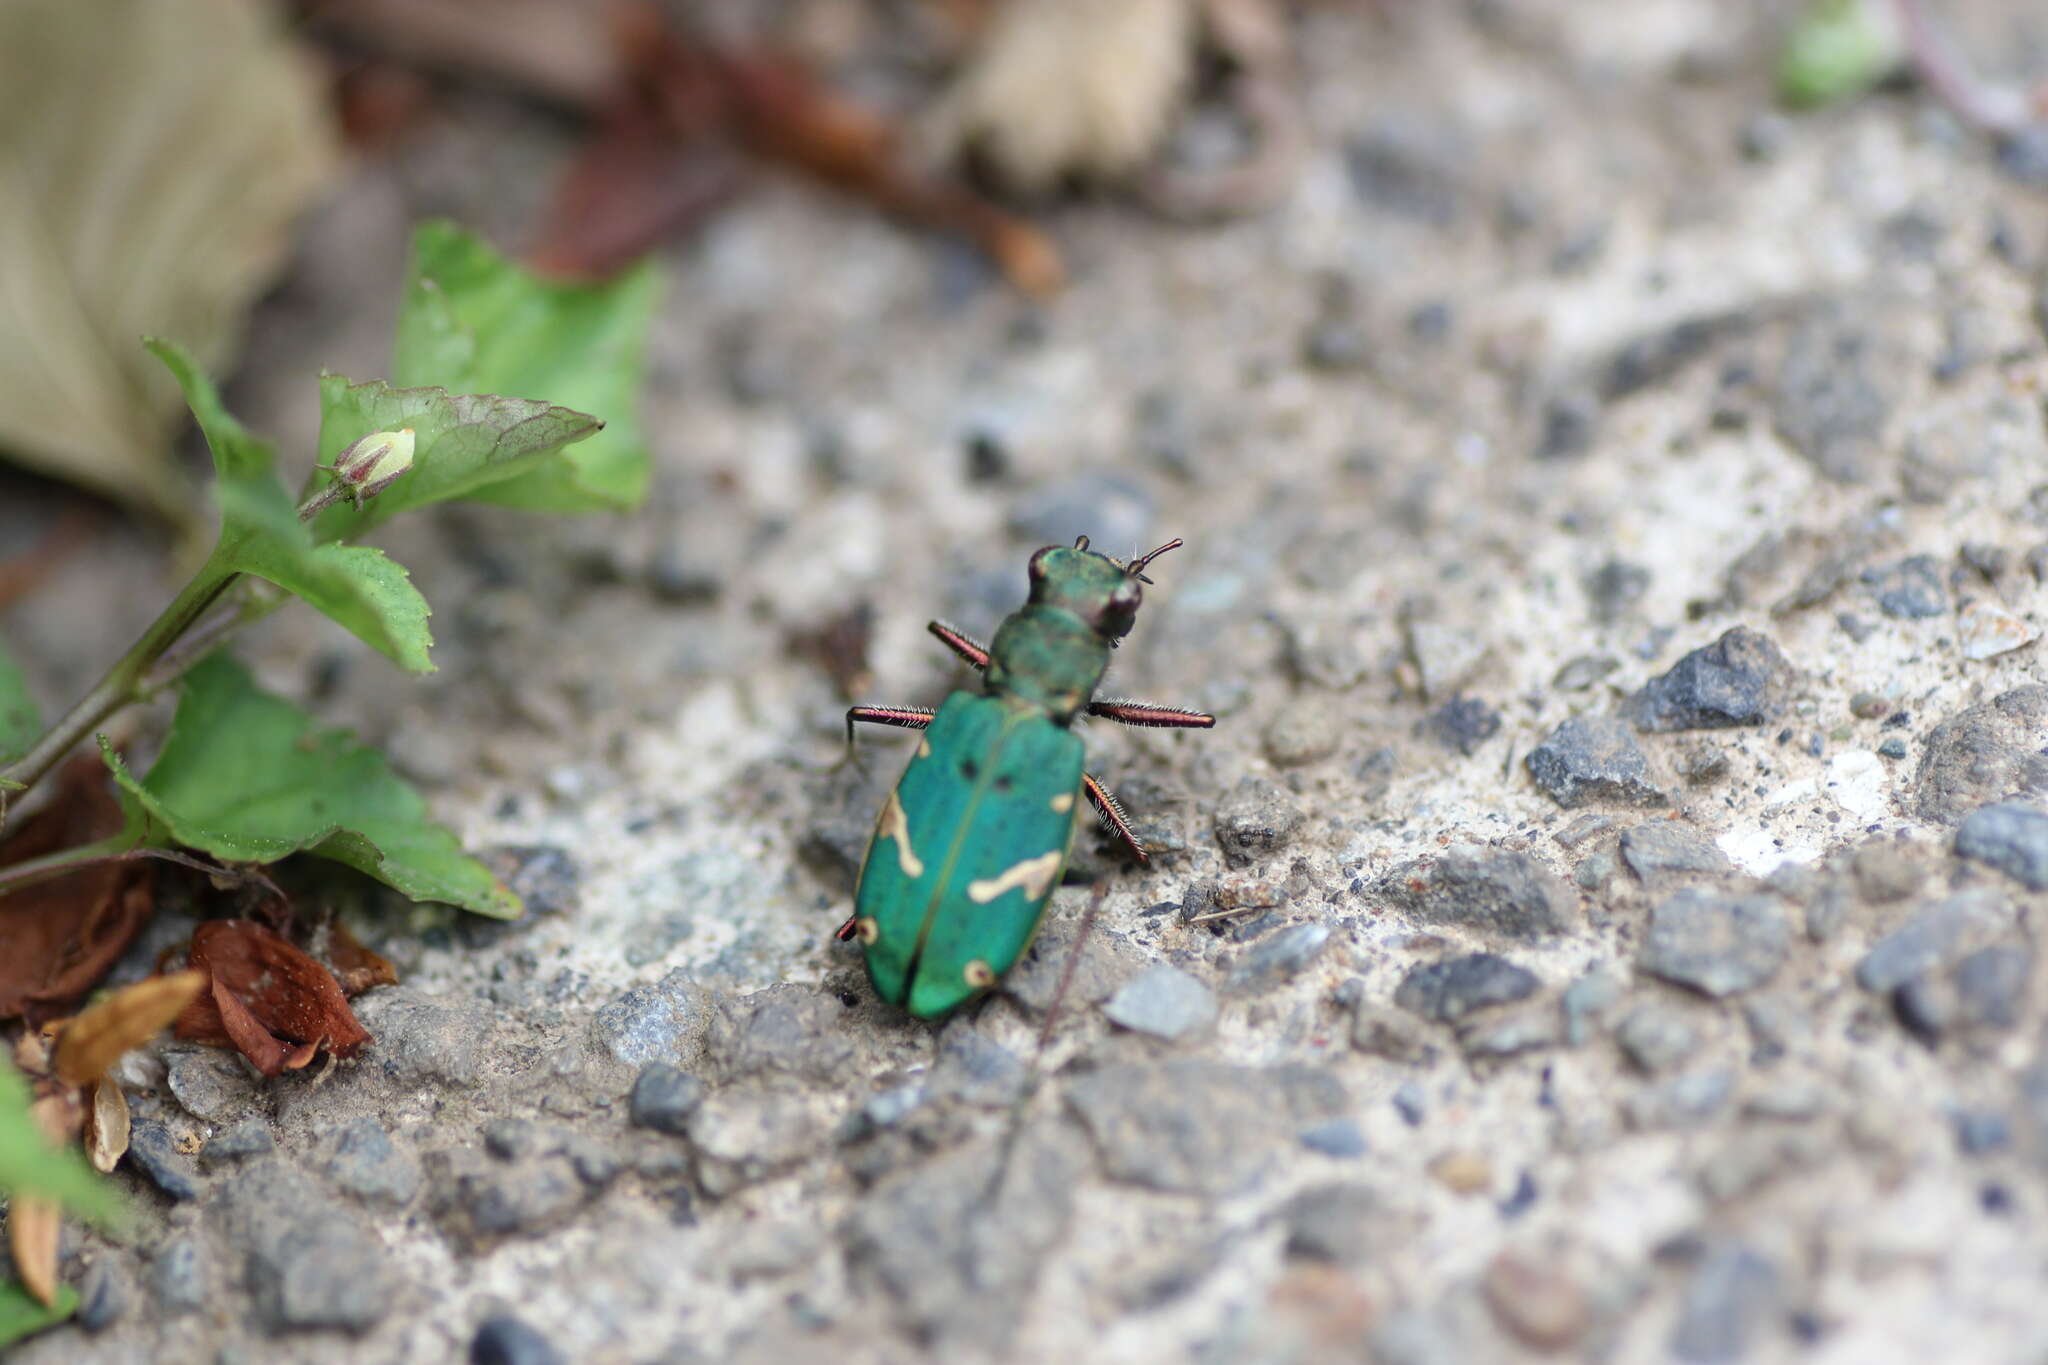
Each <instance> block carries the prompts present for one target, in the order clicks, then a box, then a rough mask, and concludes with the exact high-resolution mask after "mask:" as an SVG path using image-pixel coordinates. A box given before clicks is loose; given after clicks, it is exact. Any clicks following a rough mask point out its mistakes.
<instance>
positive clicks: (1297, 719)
mask: <svg viewBox="0 0 2048 1365" xmlns="http://www.w3.org/2000/svg"><path fill="white" fill-rule="evenodd" d="M1343 737H1344V723H1343V719H1342V717H1340V716H1339V714H1338V712H1337V709H1336V708H1335V707H1334V706H1333V705H1331V704H1330V702H1328V701H1327V700H1325V699H1323V698H1321V697H1301V698H1296V699H1295V700H1294V701H1292V702H1291V703H1289V704H1288V705H1287V706H1285V707H1282V708H1281V709H1280V710H1279V711H1277V712H1275V713H1274V715H1273V718H1272V719H1271V720H1269V721H1267V722H1266V730H1265V734H1264V735H1263V736H1262V739H1263V741H1264V744H1265V748H1266V757H1267V758H1269V759H1271V760H1272V761H1273V766H1274V767H1276V768H1302V767H1306V766H1308V765H1309V764H1311V763H1320V762H1322V761H1323V760H1324V759H1326V758H1328V757H1329V756H1330V755H1331V754H1334V753H1336V752H1337V746H1338V744H1339V743H1340V742H1341V741H1342V740H1343Z"/></svg>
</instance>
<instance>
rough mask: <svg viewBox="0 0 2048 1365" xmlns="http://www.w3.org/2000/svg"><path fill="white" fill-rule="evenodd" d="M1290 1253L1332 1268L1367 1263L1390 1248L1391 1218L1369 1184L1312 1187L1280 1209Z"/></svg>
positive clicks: (1336, 1184)
mask: <svg viewBox="0 0 2048 1365" xmlns="http://www.w3.org/2000/svg"><path fill="white" fill-rule="evenodd" d="M1280 1221H1281V1224H1282V1225H1283V1226H1284V1227H1285V1228H1286V1229H1287V1254H1288V1255H1289V1256H1291V1257H1295V1258H1296V1259H1299V1260H1308V1261H1326V1262H1328V1263H1330V1264H1332V1265H1362V1264H1363V1263H1364V1262H1365V1261H1366V1260H1367V1259H1369V1258H1370V1257H1371V1255H1372V1253H1373V1252H1374V1251H1377V1250H1379V1249H1381V1248H1382V1247H1383V1246H1385V1245H1386V1243H1385V1240H1384V1239H1385V1238H1386V1236H1387V1234H1388V1231H1389V1222H1390V1220H1389V1218H1388V1215H1387V1212H1386V1210H1385V1209H1384V1208H1383V1207H1382V1205H1381V1200H1380V1198H1379V1196H1378V1195H1376V1194H1374V1193H1373V1192H1372V1191H1371V1190H1370V1189H1368V1188H1366V1187H1365V1186H1364V1185H1354V1184H1348V1183H1334V1184H1328V1185H1311V1186H1309V1187H1308V1188H1307V1189H1305V1190H1303V1191H1302V1192H1301V1193H1299V1194H1297V1195H1295V1196H1294V1197H1293V1198H1292V1199H1290V1200H1288V1201H1287V1203H1286V1204H1285V1205H1283V1206H1282V1207H1281V1210H1280Z"/></svg>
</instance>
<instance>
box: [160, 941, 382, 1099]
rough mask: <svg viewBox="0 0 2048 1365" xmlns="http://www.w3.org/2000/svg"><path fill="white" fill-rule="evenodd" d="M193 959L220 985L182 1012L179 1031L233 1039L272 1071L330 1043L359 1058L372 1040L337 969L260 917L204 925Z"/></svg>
mask: <svg viewBox="0 0 2048 1365" xmlns="http://www.w3.org/2000/svg"><path fill="white" fill-rule="evenodd" d="M191 963H192V965H193V966H194V967H197V968H199V969H201V970H202V971H205V972H206V973H208V974H209V975H210V976H211V978H212V981H213V988H212V991H211V992H210V993H209V994H208V995H204V996H201V997H200V998H198V999H197V1000H194V1001H193V1002H192V1004H191V1005H189V1006H188V1007H187V1008H186V1009H185V1012H184V1013H183V1014H181V1015H179V1016H178V1025H177V1033H178V1036H179V1037H180V1038H186V1039H191V1040H194V1041H197V1042H208V1043H231V1044H233V1046H234V1047H235V1048H237V1049H238V1050H239V1051H240V1052H241V1053H242V1055H243V1056H245V1057H247V1058H248V1059H249V1061H250V1062H251V1063H253V1064H254V1065H255V1067H256V1069H257V1070H259V1071H261V1072H262V1073H263V1074H264V1075H266V1076H275V1075H277V1074H278V1073H279V1072H280V1071H284V1070H286V1069H288V1068H289V1069H296V1068H297V1067H303V1066H305V1065H306V1064H307V1063H308V1062H310V1061H311V1060H312V1058H313V1055H314V1053H315V1052H316V1051H318V1049H319V1048H320V1047H322V1046H324V1047H326V1048H327V1049H328V1050H329V1051H330V1052H332V1053H334V1055H335V1056H337V1057H351V1056H354V1055H355V1053H356V1051H357V1049H359V1048H361V1047H362V1045H363V1044H364V1043H366V1042H368V1041H369V1038H370V1034H369V1031H368V1030H367V1029H365V1028H364V1027H363V1026H362V1024H361V1023H360V1022H359V1021H358V1020H357V1019H356V1016H355V1013H354V1011H352V1010H350V1009H349V1007H348V1000H347V998H346V997H344V996H343V994H342V991H341V984H340V983H339V982H338V981H336V980H335V979H334V974H333V973H332V972H330V971H328V970H327V968H325V967H323V966H321V965H320V964H319V963H318V962H316V961H315V960H314V959H313V958H311V957H309V956H307V955H306V953H304V952H303V951H301V950H300V949H299V948H297V947H295V946H293V944H292V943H291V942H290V941H289V940H288V939H286V938H285V937H284V936H283V935H281V934H278V933H277V932H276V931H274V930H271V929H267V928H265V927H264V926H263V925H261V924H258V923H256V922H255V921H253V920H245V919H223V920H211V921H208V922H207V923H205V924H202V925H200V926H199V928H198V929H197V930H196V931H195V932H194V933H193V935H192V950H191Z"/></svg>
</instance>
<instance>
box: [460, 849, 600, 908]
mask: <svg viewBox="0 0 2048 1365" xmlns="http://www.w3.org/2000/svg"><path fill="white" fill-rule="evenodd" d="M483 858H484V861H485V862H487V863H489V864H490V866H491V870H492V871H494V872H496V873H497V874H498V879H499V880H500V881H502V882H503V883H504V884H505V887H506V889H507V890H509V891H511V892H512V894H513V895H515V896H517V897H519V899H520V900H521V901H522V902H524V903H525V906H526V913H527V915H528V916H529V917H533V916H541V915H561V914H567V913H568V912H570V911H572V910H574V909H576V907H577V904H578V892H579V890H580V887H581V884H582V881H583V869H582V866H581V865H580V864H578V863H577V861H576V855H575V854H573V853H571V852H570V851H569V850H568V849H566V848H561V847H558V846H556V845H554V844H499V845H498V846H497V847H495V848H491V849H487V850H485V851H484V854H483Z"/></svg>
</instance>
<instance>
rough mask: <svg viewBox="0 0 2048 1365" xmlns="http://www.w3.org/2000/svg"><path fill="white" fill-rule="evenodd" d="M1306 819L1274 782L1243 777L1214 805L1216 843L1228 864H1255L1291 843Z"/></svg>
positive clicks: (1288, 796) (1299, 807) (1289, 797)
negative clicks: (1220, 847) (1228, 860)
mask: <svg viewBox="0 0 2048 1365" xmlns="http://www.w3.org/2000/svg"><path fill="white" fill-rule="evenodd" d="M1307 818H1308V817H1307V815H1306V814H1305V813H1304V812H1303V811H1302V809H1301V806H1300V805H1299V804H1298V803H1296V801H1295V800H1294V798H1293V797H1292V796H1291V795H1289V794H1288V792H1287V790H1286V789H1285V788H1283V787H1281V786H1280V785H1279V784H1278V783H1275V782H1273V781H1271V780H1269V779H1267V778H1263V777H1247V778H1245V779H1243V780H1242V781H1240V782H1239V783H1238V784H1237V786H1235V787H1233V788H1232V789H1231V791H1230V793H1229V795H1227V796H1225V797H1224V798H1223V800H1222V801H1220V802H1219V803H1218V804H1217V806H1216V816H1215V825H1216V842H1217V843H1219V844H1221V845H1222V846H1223V852H1224V855H1225V856H1226V857H1228V858H1229V859H1230V861H1231V862H1232V863H1235V864H1239V865H1242V864H1245V863H1253V862H1257V861H1259V860H1261V859H1263V858H1267V857H1270V856H1272V855H1273V854H1275V853H1277V852H1279V851H1280V850H1281V849H1283V848H1285V847H1287V845H1288V844H1289V843H1291V842H1293V839H1294V836H1295V834H1296V833H1297V832H1299V831H1300V829H1301V827H1302V825H1303V824H1304V823H1305V822H1306V821H1307Z"/></svg>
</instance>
